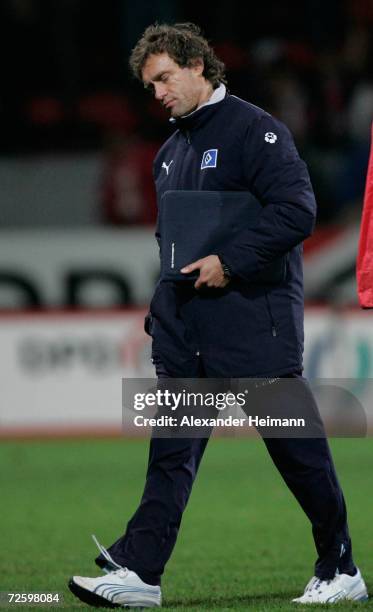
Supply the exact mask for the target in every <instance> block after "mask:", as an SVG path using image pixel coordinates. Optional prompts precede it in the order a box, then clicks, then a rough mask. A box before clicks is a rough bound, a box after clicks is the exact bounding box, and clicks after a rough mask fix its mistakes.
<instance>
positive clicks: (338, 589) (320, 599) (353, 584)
mask: <svg viewBox="0 0 373 612" xmlns="http://www.w3.org/2000/svg"><path fill="white" fill-rule="evenodd" d="M342 599H350V600H352V601H366V600H367V599H368V591H367V587H366V585H365V582H364V580H363V578H362V576H361V573H360V570H359V569H358V570H357V572H356V574H355V576H349V575H348V574H336V575H335V577H334V578H332V579H331V580H321V579H320V578H316V576H313V577H312V578H311V580H310V581H309V583H308V584H307V586H306V588H305V589H304V593H303V595H301V597H297V598H296V599H293V601H294V602H296V603H301V604H314V603H335V602H336V601H341V600H342Z"/></svg>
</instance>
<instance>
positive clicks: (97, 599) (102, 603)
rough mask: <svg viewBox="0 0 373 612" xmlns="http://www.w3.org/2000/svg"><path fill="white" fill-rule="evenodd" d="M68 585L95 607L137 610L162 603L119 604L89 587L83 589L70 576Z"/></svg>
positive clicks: (72, 590)
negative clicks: (93, 591) (90, 589)
mask: <svg viewBox="0 0 373 612" xmlns="http://www.w3.org/2000/svg"><path fill="white" fill-rule="evenodd" d="M68 587H69V589H70V591H71V592H72V594H73V595H75V596H76V597H78V599H80V600H81V601H84V603H87V604H89V605H90V606H94V607H95V608H124V609H127V610H129V609H132V608H136V610H145V608H158V607H159V606H160V604H155V603H154V604H151V605H149V604H148V603H145V602H144V603H138V604H135V603H128V604H118V603H113V602H112V601H109V600H108V599H105V597H101V595H97V593H92V591H89V590H88V589H83V587H81V586H80V585H79V584H76V582H74V580H73V579H72V578H70V580H69V583H68Z"/></svg>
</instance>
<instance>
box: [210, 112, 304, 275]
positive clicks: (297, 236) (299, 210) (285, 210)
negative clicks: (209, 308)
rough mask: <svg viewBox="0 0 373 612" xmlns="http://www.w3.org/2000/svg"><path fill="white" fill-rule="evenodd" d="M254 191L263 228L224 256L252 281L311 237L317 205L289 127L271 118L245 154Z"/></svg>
mask: <svg viewBox="0 0 373 612" xmlns="http://www.w3.org/2000/svg"><path fill="white" fill-rule="evenodd" d="M242 156H243V164H244V173H245V177H246V179H247V184H248V189H249V190H250V191H251V192H252V193H253V194H254V195H255V196H256V197H257V198H258V200H259V201H260V202H261V204H262V205H263V211H262V213H261V215H260V218H259V221H258V223H257V225H256V226H255V227H254V228H252V229H244V228H243V229H242V232H240V233H239V234H238V235H237V236H236V238H235V241H234V243H232V244H230V245H227V247H225V248H224V249H222V250H221V251H220V252H219V255H221V257H222V259H223V260H224V262H225V263H226V264H227V265H228V266H229V267H230V269H231V270H232V273H233V275H234V276H239V277H241V278H243V279H245V280H248V281H250V279H251V277H252V276H253V275H254V274H256V273H257V272H259V271H260V270H262V269H263V268H264V267H265V266H266V264H268V263H270V262H271V261H272V260H273V259H276V258H277V257H279V256H281V255H284V254H285V253H286V252H288V251H289V250H290V249H292V248H293V247H294V246H296V245H297V244H299V243H300V242H302V241H303V240H304V239H305V238H307V237H308V236H310V234H311V233H312V231H313V228H314V223H315V217H316V202H315V196H314V193H313V189H312V185H311V181H310V177H309V174H308V171H307V167H306V164H305V163H304V162H303V160H301V159H300V157H299V155H298V152H297V150H296V148H295V145H294V141H293V138H292V136H291V134H290V132H289V130H288V129H287V127H286V126H285V125H283V124H282V123H281V122H280V121H278V120H276V119H274V118H273V117H271V116H270V115H264V116H262V117H260V118H258V119H256V120H255V121H254V122H253V124H252V125H251V126H250V128H249V129H248V132H247V134H246V137H245V141H244V146H243V151H242Z"/></svg>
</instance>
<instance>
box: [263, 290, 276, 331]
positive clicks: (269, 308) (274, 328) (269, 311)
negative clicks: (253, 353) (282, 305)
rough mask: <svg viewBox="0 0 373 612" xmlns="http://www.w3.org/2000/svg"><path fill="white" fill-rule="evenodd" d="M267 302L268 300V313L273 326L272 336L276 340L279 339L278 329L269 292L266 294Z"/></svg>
mask: <svg viewBox="0 0 373 612" xmlns="http://www.w3.org/2000/svg"><path fill="white" fill-rule="evenodd" d="M265 300H266V305H267V311H268V316H269V320H270V325H271V334H272V336H273V337H274V338H276V337H277V327H276V322H275V320H274V318H273V313H272V308H271V303H270V301H269V295H268V292H267V291H266V292H265Z"/></svg>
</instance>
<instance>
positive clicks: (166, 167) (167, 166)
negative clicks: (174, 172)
mask: <svg viewBox="0 0 373 612" xmlns="http://www.w3.org/2000/svg"><path fill="white" fill-rule="evenodd" d="M173 161H174V160H173V159H171V161H170V163H169V164H168V165H167V164H166V162H163V164H162V168H164V169H165V170H166V174H167V175H168V171H169V169H170V166H171V164H172V162H173Z"/></svg>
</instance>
